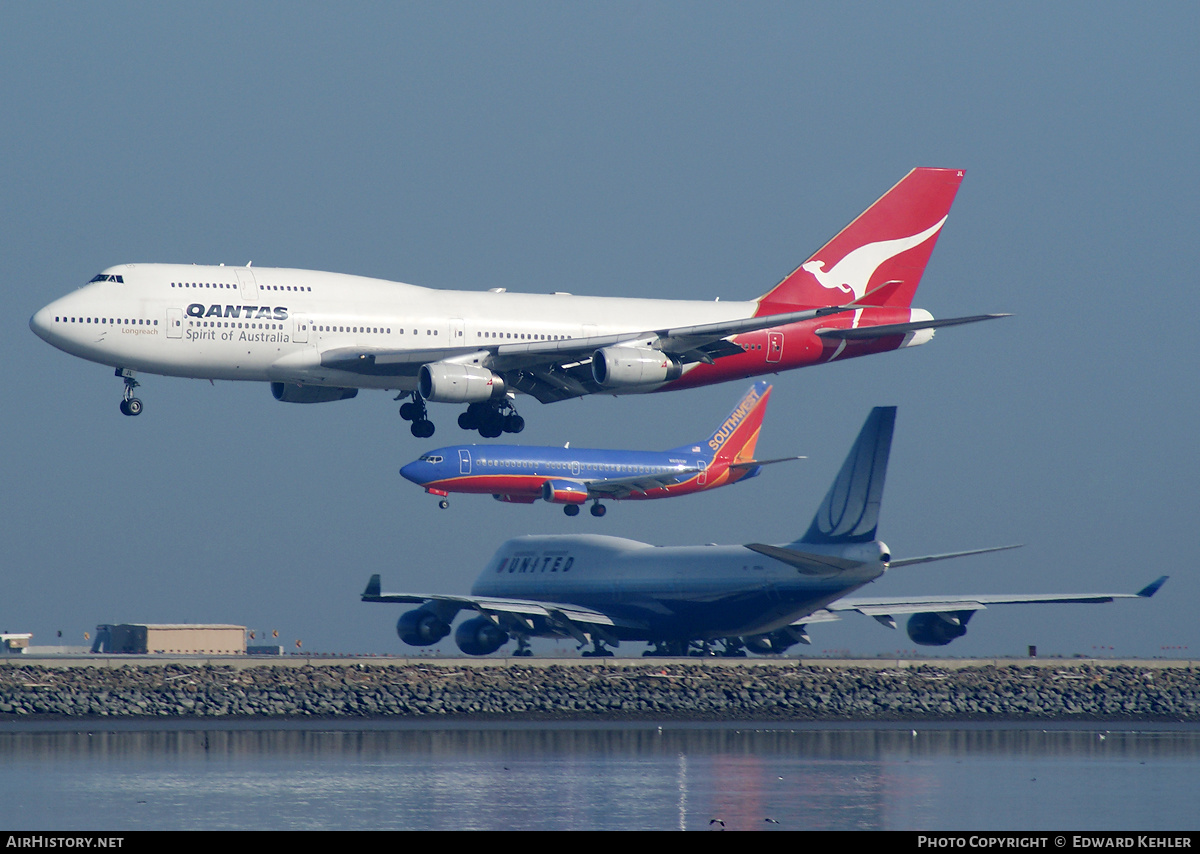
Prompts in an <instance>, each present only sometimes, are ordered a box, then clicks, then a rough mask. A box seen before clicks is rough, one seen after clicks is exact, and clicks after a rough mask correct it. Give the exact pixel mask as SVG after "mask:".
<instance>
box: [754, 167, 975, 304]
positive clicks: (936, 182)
mask: <svg viewBox="0 0 1200 854" xmlns="http://www.w3.org/2000/svg"><path fill="white" fill-rule="evenodd" d="M962 179H963V172H962V170H961V169H932V168H926V167H922V168H918V169H914V170H912V171H911V172H909V173H908V174H907V175H905V176H904V178H903V179H901V181H900V183H899V184H897V185H896V186H894V187H892V189H890V190H888V191H887V192H886V193H884V194H883V196H882V197H881V198H880V199H879V201H877V202H875V204H873V205H871V206H870V207H869V208H867V209H866V210H865V211H863V212H862V213H861V214H859V215H858V218H857V219H855V220H854V222H852V223H850V224H849V225H848V226H846V227H845V228H843V229H842V230H841V231H840V232H838V234H837V236H836V237H834V238H833V240H830V241H829V242H828V243H826V244H825V245H824V246H822V247H821V248H820V249H819V250H818V251H817V252H816V253H815V254H814V255H813V256H812V257H811V258H809V259H808V260H807V261H805V262H804V263H803V264H801V265H800V266H799V267H797V268H796V269H795V271H793V272H792V273H791V275H789V276H787V277H786V278H785V279H784V280H783V281H782V282H780V283H779V284H778V285H776V286H775V287H774V288H772V289H771V290H770V292H768V293H767V294H765V295H763V296H762V297H760V298H759V301H758V303H759V308H758V311H757V312H756V314H757V315H758V316H762V315H765V314H778V313H780V312H783V311H795V310H796V309H797V308H815V307H819V306H824V305H841V304H843V303H848V302H851V301H858V302H859V303H860V304H862V305H878V306H884V305H886V306H894V307H897V308H907V307H908V306H909V305H911V303H912V299H913V295H914V294H915V293H916V291H917V285H918V284H920V282H921V274H922V273H924V272H925V265H926V264H927V263H929V256H930V254H931V253H932V252H933V247H934V245H935V244H936V243H937V238H938V233H939V232H940V231H941V229H942V225H943V224H944V223H945V222H946V217H947V215H948V214H949V213H950V205H952V204H953V203H954V196H955V194H956V193H957V192H958V185H959V184H961V183H962Z"/></svg>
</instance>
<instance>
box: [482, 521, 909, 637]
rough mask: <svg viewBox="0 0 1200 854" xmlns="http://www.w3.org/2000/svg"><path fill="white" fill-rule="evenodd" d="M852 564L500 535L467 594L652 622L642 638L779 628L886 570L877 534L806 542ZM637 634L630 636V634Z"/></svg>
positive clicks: (728, 550) (737, 549)
mask: <svg viewBox="0 0 1200 854" xmlns="http://www.w3.org/2000/svg"><path fill="white" fill-rule="evenodd" d="M804 548H805V549H806V550H807V551H809V552H815V553H824V554H829V555H832V556H836V557H840V558H842V559H844V560H850V561H855V562H857V564H858V565H857V566H855V567H854V568H851V569H847V570H845V571H843V572H839V573H837V574H835V575H824V576H816V575H811V574H804V573H801V572H799V571H798V570H796V569H795V568H794V567H792V566H788V565H787V564H784V563H781V562H780V561H777V560H774V559H772V558H769V557H766V556H765V555H761V554H758V553H756V552H754V551H751V550H750V549H747V548H746V547H745V546H717V545H708V546H679V547H659V546H651V545H648V544H646V543H641V542H637V541H635V540H627V539H622V538H619V537H608V536H602V535H596V534H579V535H575V534H573V535H562V536H527V537H516V538H514V539H511V540H509V541H507V542H506V543H504V544H503V545H502V546H501V547H500V548H499V549H498V550H497V551H496V554H495V555H494V556H493V557H492V559H491V561H490V562H489V563H488V565H487V567H486V568H485V569H484V570H483V572H482V573H481V574H480V576H479V578H478V579H476V581H475V585H474V586H473V587H472V588H471V595H472V596H479V597H496V598H503V599H519V600H531V601H541V602H552V603H560V604H571V605H578V606H581V607H584V608H591V609H594V610H597V611H602V612H603V613H605V614H610V615H615V616H620V617H625V618H627V619H629V620H631V621H634V622H638V623H643V624H645V625H647V626H649V627H650V629H651V631H650V632H649V635H648V636H649V637H652V638H664V637H680V638H699V639H711V638H721V637H729V636H731V635H746V634H757V633H761V632H769V631H773V630H775V629H777V628H780V627H781V626H786V625H788V624H790V623H792V622H794V621H796V620H798V619H800V618H801V617H804V616H806V615H808V614H811V613H812V612H814V611H816V610H818V609H820V608H823V607H824V606H825V605H826V604H828V603H829V602H832V601H834V600H836V599H839V598H841V597H842V596H845V595H846V594H847V593H849V592H851V591H853V590H856V589H858V588H859V587H861V586H862V585H864V584H867V583H869V582H871V581H873V580H875V579H876V578H878V577H879V576H881V575H882V574H883V573H884V572H885V571H886V570H887V563H886V562H884V561H882V560H881V559H880V555H883V554H886V552H887V547H886V546H884V545H883V544H882V543H880V542H879V541H871V542H867V543H859V544H852V545H836V546H820V545H813V544H805V545H804ZM631 639H637V638H631Z"/></svg>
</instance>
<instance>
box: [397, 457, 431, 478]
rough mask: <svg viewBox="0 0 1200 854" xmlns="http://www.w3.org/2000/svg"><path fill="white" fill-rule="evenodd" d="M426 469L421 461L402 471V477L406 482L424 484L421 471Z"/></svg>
mask: <svg viewBox="0 0 1200 854" xmlns="http://www.w3.org/2000/svg"><path fill="white" fill-rule="evenodd" d="M424 467H425V465H424V463H422V462H421V461H420V460H416V461H414V462H411V463H409V464H408V465H406V466H404V467H403V468H401V469H400V476H401V477H402V478H404V479H405V480H411V481H412V482H413V483H423V482H424V481H423V479H422V478H421V470H422V469H423V468H424Z"/></svg>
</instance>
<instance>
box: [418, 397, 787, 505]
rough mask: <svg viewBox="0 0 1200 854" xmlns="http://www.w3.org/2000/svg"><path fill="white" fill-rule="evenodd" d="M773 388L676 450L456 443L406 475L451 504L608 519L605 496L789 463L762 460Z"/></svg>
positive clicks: (718, 482) (642, 494)
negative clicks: (543, 508)
mask: <svg viewBox="0 0 1200 854" xmlns="http://www.w3.org/2000/svg"><path fill="white" fill-rule="evenodd" d="M770 396H771V386H769V385H767V383H766V382H762V381H760V382H757V383H755V384H754V385H753V386H751V387H750V390H749V391H748V392H746V394H745V396H743V397H742V399H741V400H740V401H739V402H738V405H737V406H735V407H734V409H733V411H732V412H730V413H729V417H727V418H726V419H725V420H724V421H722V422H721V425H720V426H719V427H717V429H716V430H715V431H713V434H712V435H711V436H709V437H708V438H707V439H705V440H704V441H703V442H696V443H695V444H691V445H683V446H680V447H678V448H672V449H671V450H669V451H607V450H597V449H593V448H571V447H570V446H566V447H562V448H552V447H522V446H520V445H456V446H454V447H450V448H438V449H437V450H436V451H430V452H429V453H427V454H422V455H421V457H420V458H419V459H417V460H415V461H413V462H411V463H409V464H408V465H406V466H404V468H402V469H400V474H402V475H403V476H404V477H406V478H408V479H409V480H411V481H412V482H413V483H415V484H418V485H419V486H423V487H425V491H426V492H428V493H431V494H433V495H440V496H442V500H441V501H440V502H439V504H440V506H441V507H442V508H443V509H445V508H446V507H448V506H449V502H448V501H447V500H446V496H447V495H448V494H449V493H451V492H468V493H471V492H473V493H477V494H484V495H492V496H493V497H495V498H496V499H498V500H500V501H509V502H516V503H519V504H532V503H533V502H534V501H537V500H538V499H539V498H541V499H542V500H544V501H549V502H550V503H552V504H562V505H564V507H563V511H564V512H565V513H566V514H567V515H568V516H577V515H579V506H580V505H581V504H584V503H586V502H587V501H589V500H590V501H591V502H592V511H591V512H592V515H593V516H603V515H604V513H605V508H604V505H603V504H601V503H600V500H601V499H602V498H611V499H613V500H618V501H619V500H624V499H629V500H634V501H637V500H645V499H650V498H670V497H671V496H674V495H687V494H688V493H691V492H700V491H702V490H705V489H713V488H715V487H718V486H726V485H727V484H731V483H739V482H741V481H743V480H746V479H748V478H751V477H755V476H757V475H758V473H759V471H760V470H761V468H762V466H765V465H768V464H770V463H778V462H784V461H785V460H795V459H800V458H799V457H786V458H781V459H775V460H756V459H754V446H755V445H756V444H757V442H758V434H759V431H760V430H761V429H762V420H763V415H764V414H765V412H766V409H767V400H768V399H769V398H770Z"/></svg>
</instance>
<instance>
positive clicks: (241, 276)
mask: <svg viewBox="0 0 1200 854" xmlns="http://www.w3.org/2000/svg"><path fill="white" fill-rule="evenodd" d="M233 272H234V274H235V275H236V276H237V280H238V286H239V287H240V288H241V291H242V299H244V300H246V302H258V280H257V279H255V278H254V273H253V272H251V270H250V268H249V267H236V268H234V271H233Z"/></svg>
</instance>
